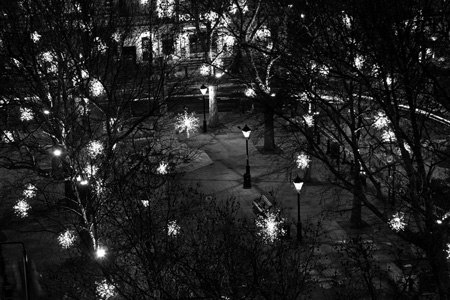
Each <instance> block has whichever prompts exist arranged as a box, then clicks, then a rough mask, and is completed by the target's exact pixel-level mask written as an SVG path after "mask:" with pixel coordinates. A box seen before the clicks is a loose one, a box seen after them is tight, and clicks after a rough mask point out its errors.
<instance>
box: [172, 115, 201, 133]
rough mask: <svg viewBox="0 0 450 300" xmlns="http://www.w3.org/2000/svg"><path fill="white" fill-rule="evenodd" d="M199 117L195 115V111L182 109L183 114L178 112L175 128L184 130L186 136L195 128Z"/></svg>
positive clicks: (180, 130) (197, 125)
mask: <svg viewBox="0 0 450 300" xmlns="http://www.w3.org/2000/svg"><path fill="white" fill-rule="evenodd" d="M199 124H200V123H199V118H197V117H196V116H195V113H190V114H189V113H188V112H187V111H184V113H183V114H179V115H178V117H177V119H176V122H175V130H177V131H179V132H183V131H186V134H187V137H189V133H190V132H191V131H193V130H194V129H195V128H198V127H199Z"/></svg>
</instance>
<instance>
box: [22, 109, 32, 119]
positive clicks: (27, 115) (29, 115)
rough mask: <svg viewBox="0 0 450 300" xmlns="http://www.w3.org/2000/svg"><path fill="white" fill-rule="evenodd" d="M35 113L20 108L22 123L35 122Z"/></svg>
mask: <svg viewBox="0 0 450 300" xmlns="http://www.w3.org/2000/svg"><path fill="white" fill-rule="evenodd" d="M33 118H34V115H33V111H32V110H31V109H30V108H27V107H21V108H20V121H31V120H33Z"/></svg>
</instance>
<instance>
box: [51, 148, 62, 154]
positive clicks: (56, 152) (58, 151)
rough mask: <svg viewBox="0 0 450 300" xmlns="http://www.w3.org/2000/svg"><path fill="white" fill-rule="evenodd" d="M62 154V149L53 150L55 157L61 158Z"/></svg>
mask: <svg viewBox="0 0 450 300" xmlns="http://www.w3.org/2000/svg"><path fill="white" fill-rule="evenodd" d="M61 154H62V150H61V148H59V147H54V148H53V155H54V156H61Z"/></svg>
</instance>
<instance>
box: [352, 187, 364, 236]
mask: <svg viewBox="0 0 450 300" xmlns="http://www.w3.org/2000/svg"><path fill="white" fill-rule="evenodd" d="M354 189H355V190H354V192H353V201H352V213H351V215H350V224H351V226H352V227H353V228H360V227H362V226H363V222H362V198H363V197H364V189H363V186H362V182H361V179H360V178H358V179H356V182H355V188H354Z"/></svg>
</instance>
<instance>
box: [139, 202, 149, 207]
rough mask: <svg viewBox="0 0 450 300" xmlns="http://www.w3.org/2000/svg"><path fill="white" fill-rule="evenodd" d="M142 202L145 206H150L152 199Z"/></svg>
mask: <svg viewBox="0 0 450 300" xmlns="http://www.w3.org/2000/svg"><path fill="white" fill-rule="evenodd" d="M141 203H142V205H143V206H144V207H149V206H150V200H141Z"/></svg>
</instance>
